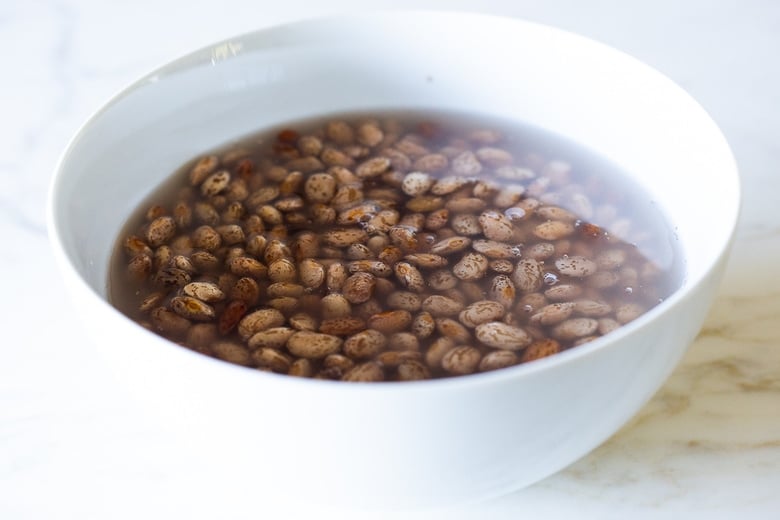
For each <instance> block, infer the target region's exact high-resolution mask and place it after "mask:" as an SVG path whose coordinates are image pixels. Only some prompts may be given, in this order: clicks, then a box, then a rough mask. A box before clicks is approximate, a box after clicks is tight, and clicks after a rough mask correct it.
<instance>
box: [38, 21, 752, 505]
mask: <svg viewBox="0 0 780 520" xmlns="http://www.w3.org/2000/svg"><path fill="white" fill-rule="evenodd" d="M394 107H398V108H415V107H419V108H425V109H445V110H447V109H454V110H459V111H462V110H467V111H471V112H478V113H484V114H486V115H491V116H501V117H506V118H515V119H517V120H520V121H523V122H527V123H530V124H532V125H536V126H540V127H543V128H547V129H550V130H552V131H554V132H556V133H558V134H561V135H564V136H566V137H569V138H571V139H573V140H574V141H577V142H579V143H581V144H584V145H585V146H586V147H588V148H590V149H592V150H594V151H595V152H597V153H599V154H600V155H602V156H605V157H607V158H609V159H611V160H612V161H613V162H615V163H616V164H618V165H619V166H621V167H622V168H623V169H624V170H625V171H627V172H630V174H631V175H632V176H634V177H635V179H636V181H637V182H638V183H639V184H640V185H642V186H643V187H644V189H645V190H646V192H647V196H648V197H651V198H652V199H653V200H654V201H656V203H657V204H658V205H659V206H660V207H661V208H662V209H663V210H664V211H665V213H666V214H667V215H668V216H669V218H670V220H671V221H672V222H673V225H674V229H675V231H676V235H677V237H678V240H679V245H680V249H681V251H682V254H683V256H684V259H685V276H684V281H683V283H682V287H681V288H680V289H679V290H678V291H677V292H676V293H674V294H673V295H672V296H671V297H669V298H668V299H666V300H665V301H664V302H663V303H661V304H660V305H658V306H657V307H656V308H654V309H652V310H651V311H650V312H648V313H647V314H645V315H644V316H642V317H640V318H639V319H637V320H636V321H634V322H632V323H630V324H628V325H626V326H624V327H622V328H621V329H619V330H618V331H616V332H613V333H611V334H609V335H607V336H606V337H603V338H601V339H598V340H596V341H593V342H592V343H589V344H587V345H585V346H581V347H578V348H575V349H572V350H569V351H566V352H564V353H562V354H559V355H556V356H553V357H551V358H547V359H543V360H541V361H538V362H534V363H530V364H527V365H522V366H517V367H513V368H510V369H505V370H500V371H496V372H492V373H486V374H481V375H475V376H469V377H461V378H454V379H445V380H436V381H428V382H420V383H407V384H373V385H354V384H344V383H333V382H326V381H314V380H304V379H299V378H292V377H287V376H277V375H273V374H266V373H260V372H258V371H255V370H249V369H245V368H242V367H238V366H234V365H230V364H227V363H223V362H221V361H216V360H214V359H211V358H209V357H206V356H201V355H199V354H196V353H193V352H191V351H189V350H186V349H183V348H180V347H178V346H176V345H174V344H172V343H169V342H168V341H166V340H164V339H162V338H161V337H159V336H156V335H155V334H152V333H150V332H148V331H146V330H144V329H143V328H141V327H139V326H138V325H136V324H135V323H133V322H132V321H130V320H129V319H127V318H126V317H124V316H123V315H121V314H120V313H119V312H117V311H116V310H115V309H114V308H113V307H112V306H111V305H109V304H108V303H107V301H106V283H107V269H108V265H109V257H110V254H111V252H112V247H113V245H114V241H115V239H116V236H117V234H118V232H119V230H120V228H121V227H122V225H123V224H124V222H125V219H126V218H127V217H128V215H129V214H130V213H131V211H132V209H133V208H134V207H135V206H136V205H137V204H138V203H139V202H140V201H141V200H142V199H143V198H144V197H145V196H146V195H147V194H148V192H150V191H151V190H152V188H153V187H154V186H156V185H157V184H158V183H160V181H161V180H162V179H163V178H164V177H165V176H166V175H167V174H168V173H169V172H171V171H173V170H175V169H176V168H177V167H178V166H179V165H180V164H182V163H183V162H185V161H187V160H189V159H191V158H192V157H194V156H196V155H198V154H199V153H201V152H202V151H204V150H207V149H210V148H213V147H214V146H215V145H218V144H220V143H223V142H226V141H228V140H230V139H233V138H236V137H239V136H242V135H245V134H247V133H249V132H251V131H253V130H256V129H258V128H262V127H265V126H270V125H274V124H277V123H281V122H285V121H289V120H294V119H299V118H303V117H307V116H312V115H321V114H324V113H329V112H338V111H344V110H356V109H369V110H370V109H376V108H382V109H388V108H394ZM738 206H739V185H738V175H737V171H736V166H735V163H734V160H733V158H732V155H731V153H730V150H729V147H728V145H727V143H726V141H725V140H724V138H723V136H722V135H721V133H720V131H719V130H718V128H717V127H716V125H715V124H714V123H713V121H712V120H711V119H710V118H709V117H708V116H707V114H706V113H705V112H704V110H703V109H702V108H701V107H700V106H699V105H698V104H697V103H696V102H695V101H694V100H693V99H692V98H691V97H690V96H689V95H688V94H686V93H685V92H684V91H683V90H682V89H680V88H679V87H678V86H676V85H675V84H673V83H672V82H671V81H670V80H668V79H667V78H665V77H664V76H662V75H661V74H659V73H658V72H656V71H654V70H653V69H651V68H649V67H647V66H645V65H643V64H642V63H639V62H638V61H636V60H634V59H633V58H631V57H629V56H626V55H625V54H622V53H620V52H618V51H615V50H613V49H610V48H608V47H606V46H604V45H601V44H599V43H595V42H593V41H590V40H587V39H584V38H582V37H579V36H575V35H572V34H568V33H566V32H563V31H560V30H557V29H553V28H550V27H544V26H541V25H536V24H532V23H527V22H522V21H518V20H512V19H504V18H495V17H489V16H481V15H474V14H454V13H409V12H406V13H401V12H395V13H391V14H387V13H385V14H367V15H354V16H342V17H336V18H329V19H320V20H312V21H304V22H300V23H294V24H291V25H285V26H281V27H275V28H271V29H267V30H262V31H259V32H256V33H252V34H248V35H244V36H239V37H236V38H234V39H231V40H229V41H226V42H223V43H220V44H217V45H214V46H212V47H209V48H206V49H203V50H200V51H197V52H194V53H193V54H190V55H188V56H186V57H184V58H182V59H179V60H177V61H175V62H173V63H171V64H169V65H166V66H164V67H162V68H160V69H158V70H157V71H155V72H153V73H152V74H150V75H148V76H146V77H145V78H143V79H141V80H140V81H138V82H137V83H135V84H133V85H132V86H130V87H129V88H127V89H126V90H124V91H123V92H122V93H120V94H119V95H118V96H116V97H115V98H114V99H113V100H111V101H110V102H109V103H108V104H107V105H106V106H105V107H104V108H103V109H102V110H100V111H99V112H98V113H97V114H95V115H94V116H93V117H92V118H91V119H90V120H89V121H87V122H86V123H85V125H84V126H83V128H82V129H81V131H80V132H79V133H78V135H76V137H75V138H74V139H73V141H72V142H71V143H70V145H69V147H68V149H67V151H66V152H65V154H64V155H63V157H62V160H61V162H60V164H59V166H58V168H57V172H56V176H55V179H54V183H53V186H52V190H51V200H50V205H49V226H50V232H51V238H52V241H53V244H54V250H55V253H56V256H57V259H58V260H59V263H60V266H61V267H62V272H63V275H64V277H65V279H66V281H67V285H68V286H69V287H70V289H71V290H72V293H73V297H74V299H75V302H76V307H77V308H78V310H79V311H80V313H81V315H82V317H83V319H84V323H85V324H86V330H87V331H88V332H89V333H90V335H91V336H92V338H93V340H94V343H95V345H96V346H97V348H98V349H99V350H100V351H101V352H102V354H104V355H105V357H106V358H108V359H109V360H110V363H111V365H112V366H113V368H114V369H115V370H116V373H117V375H118V377H120V378H121V380H123V381H124V382H125V383H126V384H127V385H128V386H129V387H130V388H131V389H132V390H133V391H135V392H136V393H137V394H138V395H139V396H140V397H141V398H142V399H143V400H144V401H143V402H145V403H147V405H148V406H149V407H150V408H153V409H155V410H158V411H159V412H160V417H161V423H163V424H165V426H166V427H168V428H170V429H172V430H173V431H176V432H179V433H180V435H181V439H182V441H191V442H192V445H193V446H195V448H194V449H195V450H197V451H195V452H194V453H195V454H197V456H198V457H201V458H202V459H203V463H204V464H206V465H209V466H210V467H213V468H214V472H215V474H216V475H219V476H215V478H223V477H225V478H227V477H228V476H232V477H234V478H238V479H241V480H242V481H243V482H251V483H252V486H253V488H254V489H257V490H264V491H263V493H262V497H257V503H258V504H259V503H261V502H263V501H264V500H269V499H271V498H272V497H275V496H279V495H290V494H291V495H293V496H295V497H297V498H298V499H299V500H305V501H309V502H330V503H334V504H340V505H345V504H347V505H351V506H359V507H362V506H368V507H393V508H397V507H403V508H406V507H427V506H438V505H444V504H457V503H463V502H470V501H476V500H482V499H485V498H488V497H492V496H496V495H499V494H503V493H507V492H509V491H512V490H515V489H518V488H521V487H523V486H527V485H529V484H531V483H533V482H536V481H538V480H540V479H542V478H544V477H545V476H547V475H550V474H551V473H554V472H556V471H558V470H560V469H561V468H563V467H565V466H566V465H568V464H570V463H571V462H573V461H574V460H576V459H577V458H579V457H581V456H582V455H584V454H585V453H587V452H588V451H590V450H592V449H593V448H594V447H596V446H597V445H599V444H600V443H601V442H603V441H604V440H605V439H607V438H608V437H609V436H610V435H611V434H612V433H614V432H615V431H616V430H617V429H618V428H619V427H620V426H621V425H622V424H624V423H625V422H626V421H627V420H628V419H629V418H630V417H631V416H632V415H633V414H634V413H636V411H637V410H638V409H639V408H640V407H641V406H642V404H643V403H645V402H646V401H647V400H648V399H649V398H650V396H651V395H652V394H653V393H654V392H655V391H656V390H657V389H658V387H659V386H660V385H661V383H662V382H663V381H664V379H665V378H666V377H667V376H668V375H669V373H670V372H671V370H672V369H673V367H674V366H675V364H676V363H677V362H678V360H679V359H680V357H681V356H682V354H683V352H684V350H685V348H686V346H687V345H688V344H689V343H690V342H691V341H692V339H693V338H694V337H695V335H696V333H697V332H698V330H699V328H700V326H701V324H702V321H703V319H704V316H705V314H706V313H707V309H708V306H709V304H710V302H711V300H712V298H713V295H714V293H715V291H716V289H717V286H718V282H719V279H720V277H721V274H722V272H723V269H724V263H725V259H726V253H727V250H728V247H729V246H730V243H731V239H732V234H733V231H734V228H735V224H736V220H737V215H738Z"/></svg>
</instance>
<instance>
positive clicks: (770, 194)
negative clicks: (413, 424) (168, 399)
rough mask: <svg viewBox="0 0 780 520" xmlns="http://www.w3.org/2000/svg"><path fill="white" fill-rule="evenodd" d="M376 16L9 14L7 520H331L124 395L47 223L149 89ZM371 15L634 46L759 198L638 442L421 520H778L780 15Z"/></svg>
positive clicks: (560, 4)
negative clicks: (95, 145) (539, 30)
mask: <svg viewBox="0 0 780 520" xmlns="http://www.w3.org/2000/svg"><path fill="white" fill-rule="evenodd" d="M365 4H367V2H359V1H352V0H331V1H330V2H327V3H326V2H321V3H318V2H314V1H310V2H306V1H303V0H285V1H283V2H268V1H265V0H255V1H251V0H223V1H222V2H200V1H189V2H187V1H183V0H170V1H169V0H156V1H151V0H136V1H134V2H130V1H126V2H122V1H117V2H111V3H110V2H102V1H99V0H38V1H36V0H33V1H30V2H21V1H16V0H6V1H3V2H0V58H1V60H0V63H2V65H3V70H4V73H3V79H2V81H0V179H1V180H2V184H1V185H0V186H1V187H0V237H3V246H2V254H0V273H2V284H1V285H0V287H2V288H3V291H4V297H2V298H0V317H2V318H1V319H2V324H3V328H4V332H5V334H4V338H3V340H2V342H0V518H2V519H27V518H35V519H42V518H47V519H48V518H79V519H90V518H100V519H105V518H184V517H186V518H216V517H220V518H249V517H253V518H259V517H266V518H288V517H294V518H298V517H300V518H311V517H313V516H314V514H312V513H307V512H305V511H303V510H302V509H301V508H302V507H303V506H293V505H291V507H290V508H289V509H286V510H285V511H284V512H280V511H276V512H268V511H264V510H263V508H262V505H263V493H262V490H259V489H253V488H252V487H251V484H249V485H248V486H247V488H246V489H239V490H236V489H226V488H225V486H222V485H221V482H220V479H219V476H218V475H209V474H207V473H205V472H204V471H203V470H202V469H201V468H199V467H198V464H197V461H196V460H192V459H188V458H187V457H186V456H185V455H184V454H182V453H179V452H178V449H177V443H176V439H174V438H171V437H168V436H166V434H165V433H162V432H160V431H159V429H158V427H157V425H156V423H155V422H154V421H153V419H152V418H150V417H148V416H147V415H146V414H145V413H144V411H143V410H141V409H139V408H138V407H137V406H136V405H135V404H134V403H133V402H132V401H131V400H130V399H129V398H128V397H127V396H126V395H124V393H123V391H122V389H121V388H119V387H118V386H117V385H116V383H114V382H113V381H112V379H111V378H110V377H109V375H108V374H107V373H106V372H105V370H104V369H103V367H102V365H101V362H100V361H99V360H98V359H97V358H96V356H95V354H94V352H93V351H92V349H91V347H90V346H89V344H87V343H86V342H85V341H84V340H82V331H81V326H80V324H79V323H78V322H77V321H76V318H75V315H74V313H73V311H72V309H71V306H70V304H69V300H68V296H67V295H66V293H65V290H64V288H63V287H62V285H61V282H60V280H59V278H58V274H57V272H56V269H55V266H54V265H53V261H52V258H51V255H50V252H49V245H48V243H47V238H46V230H45V226H44V207H45V198H46V191H47V187H48V183H49V180H50V177H51V172H52V169H53V167H54V164H55V162H56V159H57V156H58V154H59V153H60V152H61V150H62V149H63V148H64V147H65V145H66V143H67V140H68V139H69V137H70V136H71V135H72V134H73V133H74V132H75V131H76V129H77V128H78V127H79V125H80V124H81V123H82V122H83V121H84V120H85V119H86V118H87V117H88V115H89V114H90V113H91V112H92V111H94V110H95V109H97V108H98V107H99V106H100V105H101V104H102V103H103V102H104V101H106V100H107V98H108V97H109V96H110V95H112V94H113V93H114V92H116V91H117V90H118V89H119V88H121V87H122V86H124V85H126V84H127V83H128V82H130V81H131V80H133V79H134V78H136V77H138V76H140V75H141V74H142V73H145V72H147V71H148V70H150V69H151V68H152V67H154V66H156V65H158V64H161V63H163V62H165V61H168V60H170V59H172V58H174V57H177V56H178V55H181V54H183V53H185V52H187V51H188V50H190V49H192V48H195V47H199V46H203V45H205V44H208V43H210V42H212V41H214V40H217V39H220V38H224V37H227V36H230V35H232V34H235V33H239V32H244V31H248V30H251V29H254V28H257V27H262V26H266V25H270V24H274V23H277V22H280V21H284V20H292V19H295V18H299V17H302V16H309V15H315V14H322V13H326V12H331V11H339V10H347V9H351V8H356V6H363V8H365ZM371 6H373V7H382V6H384V7H387V6H418V7H419V6H423V7H424V6H428V7H434V8H438V7H442V6H449V7H451V8H461V9H471V10H480V11H490V12H495V13H503V14H510V15H515V16H520V17H524V18H527V19H531V20H536V21H541V22H544V23H548V24H551V25H555V26H559V27H562V28H565V29H569V30H572V31H575V32H579V33H581V34H584V35H587V36H591V37H593V38H596V39H598V40H601V41H604V42H606V43H608V44H611V45H613V46H616V47H618V48H621V49H623V50H625V51H627V52H629V53H631V54H633V55H635V56H637V57H638V58H640V59H642V60H644V61H646V62H648V63H650V64H651V65H653V66H655V67H657V68H658V69H660V70H661V71H663V72H665V73H666V74H668V75H669V76H671V77H672V78H673V79H675V80H676V81H677V82H679V83H680V84H681V85H683V86H684V87H685V88H687V89H688V90H689V91H690V92H691V93H692V94H693V95H694V96H695V97H697V98H698V99H699V100H700V101H701V103H702V104H703V105H704V106H705V107H706V108H707V109H708V110H709V111H710V113H711V114H712V116H713V117H714V118H715V120H716V121H718V123H719V124H720V125H721V126H722V128H723V130H724V132H725V134H726V136H727V137H728V139H729V140H730V142H731V144H732V146H733V149H734V152H735V154H736V157H737V160H738V162H739V165H740V168H741V172H742V177H743V184H744V186H743V189H744V209H743V215H742V221H741V223H740V226H739V230H738V236H737V240H736V247H735V252H734V254H733V256H732V260H731V262H730V266H729V269H728V273H727V276H726V280H725V282H724V284H723V286H722V289H721V291H720V294H719V297H718V299H717V301H716V302H715V304H714V307H713V308H712V311H711V313H710V316H709V318H708V321H707V324H706V326H705V328H704V330H703V331H702V333H701V335H700V336H699V337H698V338H697V340H696V341H695V343H694V344H693V345H692V346H691V349H690V351H689V353H688V354H687V356H686V357H685V359H684V360H683V362H682V363H681V365H680V366H679V367H678V369H677V370H676V371H675V372H674V374H673V375H672V376H671V378H670V379H669V381H668V382H667V383H666V384H665V385H664V387H663V388H662V389H661V390H660V391H659V392H658V394H657V395H656V396H655V397H654V398H653V400H652V401H651V402H650V403H649V404H648V405H647V406H646V407H645V408H644V409H643V410H642V411H641V412H640V413H639V414H638V415H637V416H636V417H635V418H634V419H633V420H632V421H631V423H630V424H628V425H627V426H625V427H624V428H623V429H622V430H621V431H620V432H618V433H617V434H616V435H615V436H614V437H613V438H612V439H610V440H609V441H608V442H606V443H605V444H604V445H603V446H601V447H600V448H598V449H597V450H595V451H594V452H593V453H591V454H590V455H588V456H586V457H585V458H583V459H582V460H580V461H578V462H576V463H575V464H573V465H572V466H570V467H569V468H567V469H566V470H564V471H562V472H561V473H559V474H557V475H554V476H552V477H550V478H548V479H546V480H544V481H543V482H540V483H538V484H536V485H534V486H532V487H530V488H528V489H525V490H523V491H520V492H517V493H514V494H512V495H510V496H507V497H504V498H502V499H500V500H496V501H494V502H491V503H488V504H482V505H480V506H474V507H470V508H466V509H461V510H459V511H446V512H436V513H434V512H429V513H424V514H422V513H420V514H408V515H405V516H403V517H404V518H420V519H422V518H434V519H435V518H442V519H444V518H447V519H459V518H460V519H483V518H490V519H504V518H506V519H508V518H519V517H524V516H527V517H531V516H535V517H543V518H636V517H639V518H647V517H650V518H655V517H660V518H681V517H686V518H691V517H693V518H705V517H706V518H735V517H740V518H780V321H779V320H778V316H780V275H779V274H778V273H777V269H778V268H777V266H778V265H780V204H778V200H780V195H778V193H779V192H780V175H779V174H778V164H780V144H778V141H777V138H778V136H780V119H779V118H778V115H780V110H779V109H778V107H779V106H780V105H779V104H778V99H780V97H778V96H780V94H779V93H780V68H778V67H777V53H778V51H780V4H778V3H777V2H774V1H772V0H764V1H761V0H747V1H737V0H720V1H717V2H711V1H706V0H689V1H686V2H677V1H672V0H662V1H635V2H621V1H619V0H591V1H589V2H580V1H577V0H555V1H547V2H535V1H531V0H522V1H516V2H511V1H509V0H507V1H505V2H500V1H498V0H494V1H489V0H483V1H481V2H476V1H472V2H469V1H465V0H463V1H451V2H443V1H427V2H424V1H421V0H418V1H397V2H390V1H381V2H373V3H371ZM704 177H705V181H704V182H705V183H706V172H705V173H704ZM693 203H694V204H695V198H694V202H693ZM317 516H318V517H323V516H325V517H331V516H332V517H338V518H351V517H354V518H391V517H390V516H382V515H368V514H361V515H350V514H347V513H339V512H333V511H330V512H325V513H320V514H317ZM393 518H394V517H393Z"/></svg>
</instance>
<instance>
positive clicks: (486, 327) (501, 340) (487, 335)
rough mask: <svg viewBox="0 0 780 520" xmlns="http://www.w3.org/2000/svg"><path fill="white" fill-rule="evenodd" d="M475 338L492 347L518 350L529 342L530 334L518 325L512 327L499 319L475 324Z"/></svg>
mask: <svg viewBox="0 0 780 520" xmlns="http://www.w3.org/2000/svg"><path fill="white" fill-rule="evenodd" d="M474 333H475V334H476V337H477V339H478V340H479V341H480V342H481V343H483V344H485V345H487V346H489V347H493V348H500V349H504V350H520V349H523V348H525V347H527V346H528V345H530V344H531V341H532V339H531V336H530V334H528V332H526V331H525V330H523V329H521V328H520V327H513V326H511V325H507V324H506V323H502V322H500V321H490V322H487V323H481V324H479V325H477V327H476V329H475V330H474Z"/></svg>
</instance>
